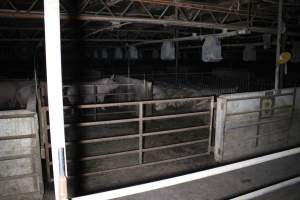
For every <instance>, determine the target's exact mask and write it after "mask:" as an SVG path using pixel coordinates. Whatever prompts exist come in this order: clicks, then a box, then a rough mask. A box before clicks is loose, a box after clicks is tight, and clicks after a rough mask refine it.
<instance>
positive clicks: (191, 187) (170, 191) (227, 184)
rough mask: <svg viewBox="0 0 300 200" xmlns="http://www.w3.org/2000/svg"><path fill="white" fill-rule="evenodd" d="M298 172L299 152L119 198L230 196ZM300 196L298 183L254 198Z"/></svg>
mask: <svg viewBox="0 0 300 200" xmlns="http://www.w3.org/2000/svg"><path fill="white" fill-rule="evenodd" d="M299 175H300V155H295V156H290V157H287V158H284V159H280V160H275V161H272V162H268V163H264V164H260V165H257V166H253V167H248V168H245V169H241V170H237V171H233V172H230V173H226V174H222V175H217V176H213V177H209V178H205V179H202V180H199V181H193V182H190V183H186V184H181V185H177V186H173V187H169V188H164V189H160V190H156V191H151V192H146V193H142V194H137V195H132V196H128V197H124V198H119V199H118V200H215V199H230V198H232V197H236V196H239V195H242V194H245V193H248V192H251V191H253V190H257V189H260V188H262V187H266V186H269V185H272V184H275V183H277V182H280V181H283V180H285V179H289V178H292V177H295V176H299ZM257 199H258V200H263V199H272V200H273V199H281V200H283V199H284V200H286V199H291V200H294V199H295V200H296V199H300V184H298V185H295V186H292V187H288V188H284V189H282V190H280V191H277V192H274V193H272V194H268V195H265V196H262V197H260V198H257Z"/></svg>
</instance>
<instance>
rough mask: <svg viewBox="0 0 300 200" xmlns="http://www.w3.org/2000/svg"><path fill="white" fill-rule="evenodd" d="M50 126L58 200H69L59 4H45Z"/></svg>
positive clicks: (51, 0)
mask: <svg viewBox="0 0 300 200" xmlns="http://www.w3.org/2000/svg"><path fill="white" fill-rule="evenodd" d="M44 15H45V16H44V22H45V43H46V44H45V45H46V68H47V70H46V71H47V88H48V106H49V123H50V136H51V152H52V162H53V178H54V187H55V199H57V200H62V199H67V182H66V176H67V175H66V172H67V167H66V162H65V160H66V159H65V158H66V152H65V133H64V116H63V95H62V76H61V38H60V11H59V0H44Z"/></svg>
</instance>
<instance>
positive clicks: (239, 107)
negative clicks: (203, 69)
mask: <svg viewBox="0 0 300 200" xmlns="http://www.w3.org/2000/svg"><path fill="white" fill-rule="evenodd" d="M299 92H300V91H299V88H298V89H293V88H289V89H282V90H277V91H273V90H271V91H262V92H253V93H241V94H231V95H223V96H220V97H219V98H218V104H217V106H218V107H217V121H216V127H217V129H216V137H215V138H216V142H215V159H216V160H217V161H219V162H227V161H232V160H238V159H243V158H247V157H249V156H254V155H260V154H263V153H266V152H271V151H276V150H280V149H282V148H285V147H288V146H290V145H292V144H294V145H295V144H297V143H298V144H299V142H300V134H299V132H300V127H299V125H298V124H299V118H298V115H299V110H298V109H297V108H298V107H299V104H300V99H299Z"/></svg>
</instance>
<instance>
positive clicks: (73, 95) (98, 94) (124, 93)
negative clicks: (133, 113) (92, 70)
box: [63, 92, 136, 98]
mask: <svg viewBox="0 0 300 200" xmlns="http://www.w3.org/2000/svg"><path fill="white" fill-rule="evenodd" d="M134 94H136V93H133V92H123V93H94V94H93V93H86V94H68V95H64V96H63V97H65V98H67V97H77V96H94V97H99V96H104V95H105V96H118V95H134Z"/></svg>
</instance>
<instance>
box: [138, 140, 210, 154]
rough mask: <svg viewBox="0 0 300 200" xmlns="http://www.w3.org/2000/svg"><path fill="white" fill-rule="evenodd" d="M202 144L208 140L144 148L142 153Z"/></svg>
mask: <svg viewBox="0 0 300 200" xmlns="http://www.w3.org/2000/svg"><path fill="white" fill-rule="evenodd" d="M202 142H208V139H203V140H194V141H190V142H181V143H178V144H170V145H165V146H159V147H152V148H145V149H143V150H142V151H143V152H145V153H146V152H150V151H158V150H162V149H170V148H175V147H182V146H188V145H193V144H198V143H202Z"/></svg>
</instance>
